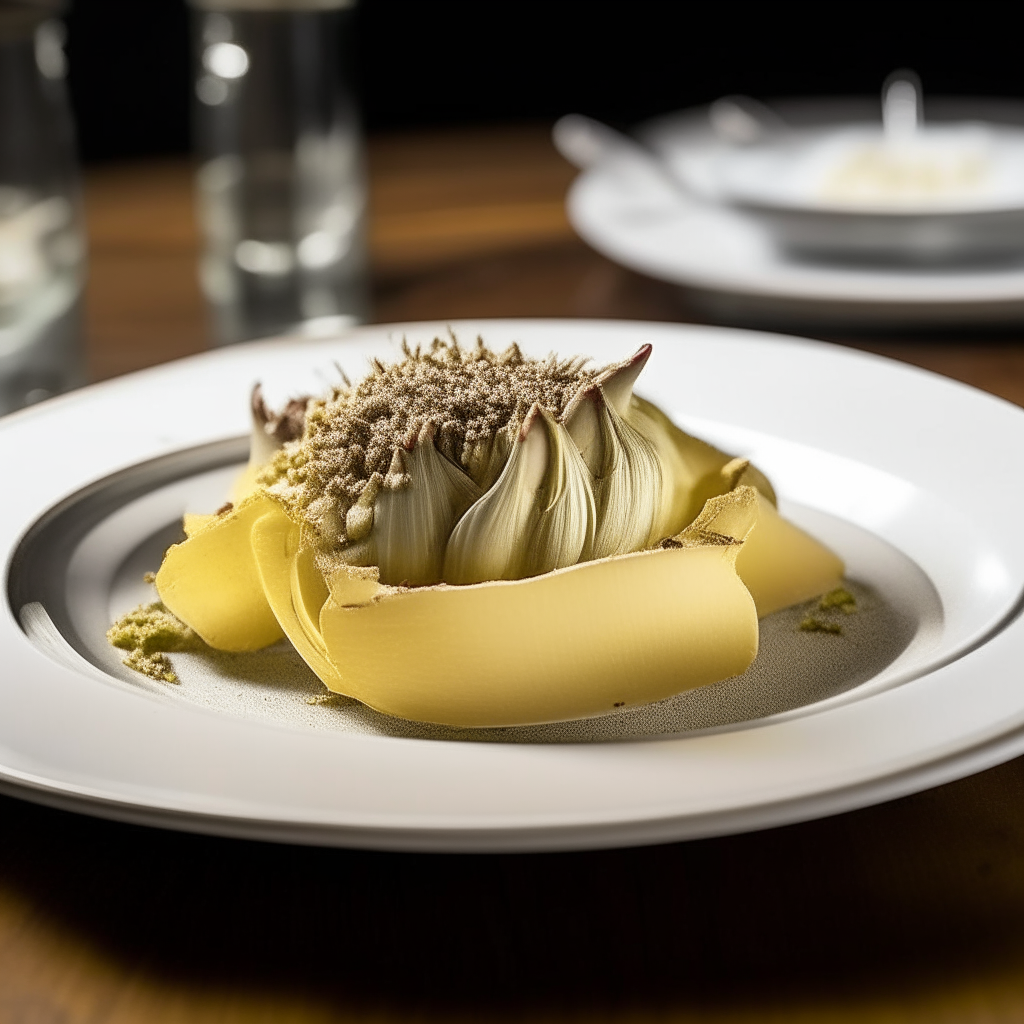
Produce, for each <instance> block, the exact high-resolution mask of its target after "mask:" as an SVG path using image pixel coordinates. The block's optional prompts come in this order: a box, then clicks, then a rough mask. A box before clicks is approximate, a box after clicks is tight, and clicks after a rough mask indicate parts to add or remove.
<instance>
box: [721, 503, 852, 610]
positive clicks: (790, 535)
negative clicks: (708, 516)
mask: <svg viewBox="0 0 1024 1024" xmlns="http://www.w3.org/2000/svg"><path fill="white" fill-rule="evenodd" d="M741 489H742V488H741ZM756 494H757V504H758V513H757V521H756V523H755V525H754V527H753V529H752V530H751V532H750V535H749V536H748V537H747V540H746V543H745V544H744V545H743V550H742V551H741V552H740V553H739V556H738V557H737V559H736V571H737V572H738V573H739V575H740V579H742V580H743V582H744V583H745V584H746V586H747V589H748V590H749V591H750V594H751V597H753V599H754V604H755V605H756V606H757V614H758V616H759V617H760V618H764V616H765V615H771V613H772V612H776V611H778V610H779V609H780V608H788V607H789V606H790V605H794V604H798V603H799V602H800V601H808V600H810V599H811V598H812V597H818V595H820V594H824V593H826V592H827V591H829V590H833V589H834V588H835V587H837V586H839V584H840V581H841V580H842V578H843V572H844V568H845V567H844V565H843V561H842V559H841V558H839V556H838V555H836V554H834V553H833V552H832V551H830V550H829V549H828V548H827V547H825V545H824V544H822V543H821V542H820V541H817V540H815V539H814V538H813V537H812V536H811V535H810V534H808V533H806V532H805V531H803V530H801V529H800V527H799V526H796V525H794V524H793V523H791V522H790V521H789V520H788V519H783V518H782V516H781V515H780V514H779V512H778V509H776V507H775V506H774V505H773V504H772V502H771V501H770V500H769V499H768V498H767V497H766V496H765V495H764V494H763V493H761V491H760V489H757V491H756ZM709 504H710V502H709Z"/></svg>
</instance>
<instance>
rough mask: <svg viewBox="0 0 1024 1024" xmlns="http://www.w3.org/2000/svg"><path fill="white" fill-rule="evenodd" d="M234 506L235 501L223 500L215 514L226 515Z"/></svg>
mask: <svg viewBox="0 0 1024 1024" xmlns="http://www.w3.org/2000/svg"><path fill="white" fill-rule="evenodd" d="M234 507H235V503H234V502H233V501H225V502H224V504H223V505H221V507H220V508H219V509H217V513H216V514H217V515H219V516H226V515H227V514H228V513H229V512H230V511H231V510H232V509H233V508H234Z"/></svg>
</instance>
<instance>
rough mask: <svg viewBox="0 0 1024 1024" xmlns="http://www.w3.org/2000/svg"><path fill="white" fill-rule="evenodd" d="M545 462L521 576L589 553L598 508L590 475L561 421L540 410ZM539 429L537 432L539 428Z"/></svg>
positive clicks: (571, 562)
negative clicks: (546, 453)
mask: <svg viewBox="0 0 1024 1024" xmlns="http://www.w3.org/2000/svg"><path fill="white" fill-rule="evenodd" d="M540 415H541V418H542V419H543V422H544V427H545V430H544V434H545V435H546V437H547V442H548V460H547V461H548V466H547V470H546V472H545V474H544V479H543V481H542V483H541V486H540V487H539V488H538V490H537V492H536V502H537V509H536V519H535V522H534V524H533V527H532V531H531V536H530V537H529V542H528V544H527V545H526V556H527V557H526V559H525V561H524V563H523V575H526V576H538V575H540V574H541V573H546V572H551V571H552V570H554V569H564V568H566V567H567V566H570V565H575V564H576V563H577V562H579V561H587V560H589V559H590V558H591V557H592V553H593V546H594V531H595V526H596V522H597V508H596V502H595V498H594V490H593V484H592V477H591V474H590V471H589V469H588V468H587V465H586V463H585V462H584V461H583V456H582V455H581V454H580V452H579V450H578V449H577V448H576V445H575V444H574V443H573V440H572V438H571V437H570V436H569V432H568V430H566V428H565V426H564V424H562V423H559V422H558V421H557V420H556V419H555V416H554V414H553V413H551V412H550V411H549V410H547V409H542V410H541V414H540ZM538 433H539V431H538Z"/></svg>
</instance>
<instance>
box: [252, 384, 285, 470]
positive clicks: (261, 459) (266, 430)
mask: <svg viewBox="0 0 1024 1024" xmlns="http://www.w3.org/2000/svg"><path fill="white" fill-rule="evenodd" d="M249 408H250V410H251V412H252V433H251V434H250V438H249V464H250V465H251V466H262V465H264V464H265V463H267V462H269V461H270V460H271V459H272V458H273V457H274V453H275V452H276V451H277V450H278V449H279V448H280V447H281V444H280V443H279V442H278V440H277V438H276V437H274V435H273V433H272V432H271V422H272V419H273V417H272V416H271V413H270V410H269V409H267V403H266V401H265V400H264V398H263V385H262V384H261V383H259V382H257V383H256V384H254V385H253V389H252V394H251V395H250V396H249Z"/></svg>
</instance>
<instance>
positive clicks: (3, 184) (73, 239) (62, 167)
mask: <svg viewBox="0 0 1024 1024" xmlns="http://www.w3.org/2000/svg"><path fill="white" fill-rule="evenodd" d="M59 12H60V7H59V5H57V4H45V3H39V2H37V3H32V4H29V3H21V4H15V3H10V2H7V3H3V4H0V414H3V413H7V412H11V411H12V410H14V409H19V408H21V407H22V406H25V405H31V404H32V403H33V402H37V401H40V400H41V399H44V398H48V397H50V396H51V395H54V394H57V393H58V392H60V391H65V390H67V389H68V388H71V387H74V386H76V385H78V384H80V383H82V382H83V380H84V362H83V358H82V347H81V330H80V320H81V317H80V312H81V295H82V284H83V281H84V275H85V243H84V234H83V230H82V214H81V202H80V191H79V183H78V175H77V170H76V163H75V151H74V136H73V130H72V123H71V114H70V111H69V107H68V102H67V95H66V91H65V88H64V74H65V71H66V61H65V56H64V49H63V43H64V26H63V24H62V22H61V21H60V20H59V19H58V18H57V15H58V14H59Z"/></svg>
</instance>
